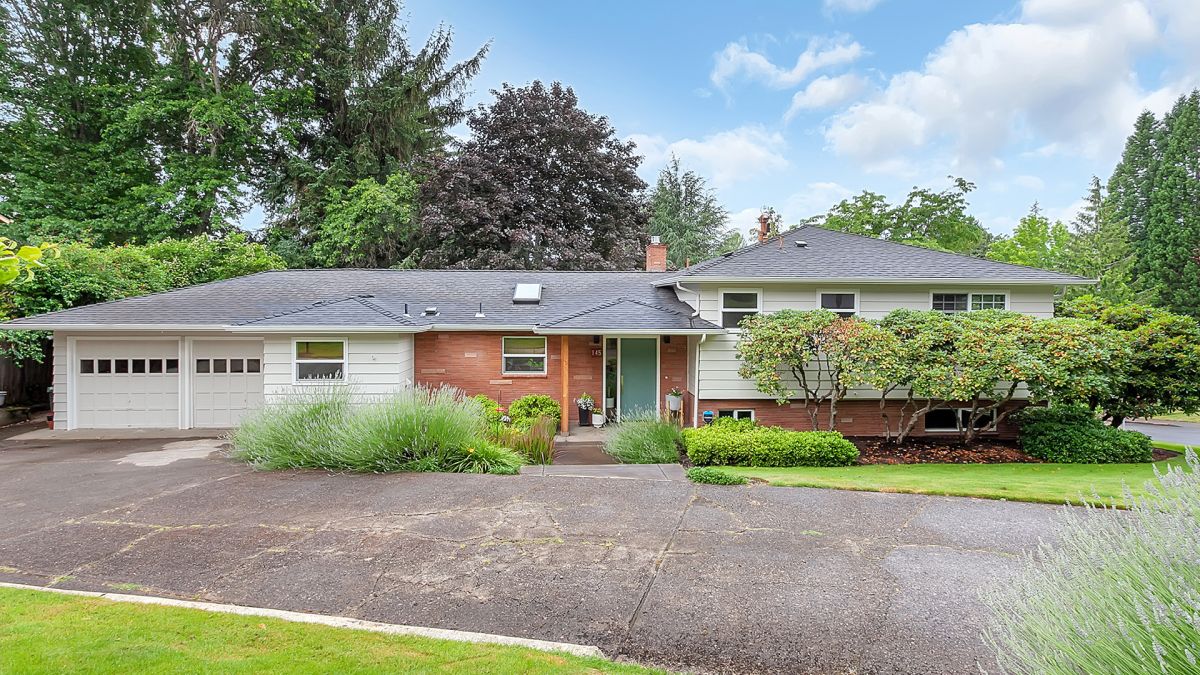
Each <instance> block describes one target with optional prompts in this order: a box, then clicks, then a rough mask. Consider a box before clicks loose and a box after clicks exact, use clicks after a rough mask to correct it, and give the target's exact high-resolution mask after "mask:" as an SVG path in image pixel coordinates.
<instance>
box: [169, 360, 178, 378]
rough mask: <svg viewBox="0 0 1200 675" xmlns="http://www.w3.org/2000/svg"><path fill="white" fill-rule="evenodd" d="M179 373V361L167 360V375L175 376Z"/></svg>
mask: <svg viewBox="0 0 1200 675" xmlns="http://www.w3.org/2000/svg"><path fill="white" fill-rule="evenodd" d="M178 372H179V359H167V373H168V374H172V375H173V374H175V373H178Z"/></svg>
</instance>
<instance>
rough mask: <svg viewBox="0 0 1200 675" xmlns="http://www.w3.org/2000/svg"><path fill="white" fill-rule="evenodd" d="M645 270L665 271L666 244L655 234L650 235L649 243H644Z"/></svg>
mask: <svg viewBox="0 0 1200 675" xmlns="http://www.w3.org/2000/svg"><path fill="white" fill-rule="evenodd" d="M646 271H647V272H666V271H667V245H666V244H664V243H662V240H661V239H659V238H658V237H657V236H652V237H650V243H649V244H647V245H646Z"/></svg>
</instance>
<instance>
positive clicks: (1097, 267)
mask: <svg viewBox="0 0 1200 675" xmlns="http://www.w3.org/2000/svg"><path fill="white" fill-rule="evenodd" d="M1112 211H1113V206H1112V202H1111V200H1109V199H1107V198H1106V195H1105V194H1104V188H1103V186H1102V185H1101V184H1100V179H1099V178H1097V177H1095V176H1092V183H1091V185H1090V186H1089V188H1088V194H1087V197H1086V198H1085V201H1084V205H1083V208H1082V209H1080V211H1079V213H1078V214H1076V215H1075V219H1074V220H1072V221H1071V229H1072V233H1073V235H1074V236H1073V237H1072V239H1071V243H1070V248H1069V251H1068V264H1067V269H1066V271H1068V272H1071V273H1073V274H1078V275H1080V276H1084V277H1088V278H1090V279H1096V280H1098V284H1097V285H1096V287H1095V288H1090V289H1080V288H1070V289H1068V290H1067V294H1068V296H1076V295H1080V294H1083V293H1087V294H1091V295H1096V296H1098V297H1100V298H1103V299H1105V300H1108V301H1110V302H1130V301H1132V300H1133V298H1134V293H1133V288H1132V268H1133V252H1132V250H1131V248H1130V244H1129V226H1128V223H1126V221H1124V220H1121V219H1118V218H1115V217H1114V216H1113V213H1112Z"/></svg>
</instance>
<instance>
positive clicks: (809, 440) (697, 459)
mask: <svg viewBox="0 0 1200 675" xmlns="http://www.w3.org/2000/svg"><path fill="white" fill-rule="evenodd" d="M683 444H684V447H686V448H687V453H688V457H689V458H691V460H692V462H693V463H695V464H698V465H709V464H724V465H730V466H849V465H851V464H854V463H855V462H856V461H858V448H856V447H854V444H853V443H851V442H850V441H848V440H846V439H845V438H843V437H842V435H841V434H840V433H838V432H836V431H789V430H787V429H781V428H779V427H764V426H758V425H757V424H755V423H753V422H751V421H750V420H729V421H725V420H718V421H715V422H714V423H713V424H710V425H707V426H703V427H700V428H698V429H684V430H683Z"/></svg>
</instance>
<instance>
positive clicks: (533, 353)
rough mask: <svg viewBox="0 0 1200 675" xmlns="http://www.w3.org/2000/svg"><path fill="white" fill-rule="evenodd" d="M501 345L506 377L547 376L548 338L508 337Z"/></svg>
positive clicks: (502, 340)
mask: <svg viewBox="0 0 1200 675" xmlns="http://www.w3.org/2000/svg"><path fill="white" fill-rule="evenodd" d="M500 345H501V347H500V351H501V352H502V358H503V359H504V366H503V372H504V374H505V375H545V374H546V338H544V337H533V336H530V337H506V338H501V343H500Z"/></svg>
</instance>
